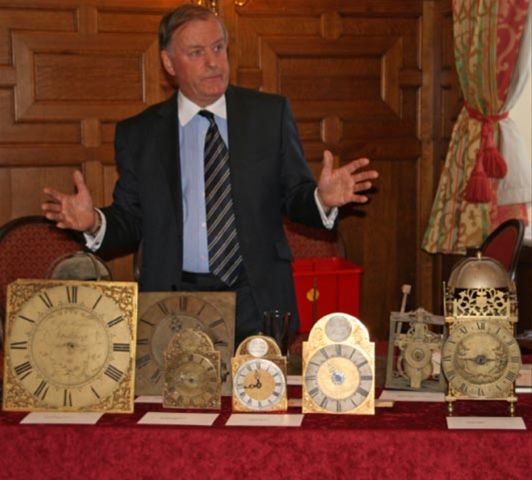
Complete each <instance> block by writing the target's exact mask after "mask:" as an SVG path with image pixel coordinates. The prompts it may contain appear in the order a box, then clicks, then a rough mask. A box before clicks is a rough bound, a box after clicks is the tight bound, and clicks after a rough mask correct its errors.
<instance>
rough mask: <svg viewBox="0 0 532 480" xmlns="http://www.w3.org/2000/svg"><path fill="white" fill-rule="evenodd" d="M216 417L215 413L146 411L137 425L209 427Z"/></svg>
mask: <svg viewBox="0 0 532 480" xmlns="http://www.w3.org/2000/svg"><path fill="white" fill-rule="evenodd" d="M217 418H218V414H217V413H178V412H148V413H146V414H145V415H144V416H143V417H142V418H141V419H140V420H139V421H138V424H139V425H199V426H204V427H210V426H212V424H213V423H214V421H215V420H216V419H217Z"/></svg>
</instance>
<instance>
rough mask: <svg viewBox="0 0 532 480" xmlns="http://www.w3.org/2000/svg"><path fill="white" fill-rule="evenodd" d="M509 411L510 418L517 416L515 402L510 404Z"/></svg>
mask: <svg viewBox="0 0 532 480" xmlns="http://www.w3.org/2000/svg"><path fill="white" fill-rule="evenodd" d="M509 410H510V417H513V416H515V402H510V405H509Z"/></svg>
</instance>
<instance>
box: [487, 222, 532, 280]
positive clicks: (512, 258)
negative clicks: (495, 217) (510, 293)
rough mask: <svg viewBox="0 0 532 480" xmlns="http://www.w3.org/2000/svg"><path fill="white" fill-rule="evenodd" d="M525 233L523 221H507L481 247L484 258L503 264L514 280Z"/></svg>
mask: <svg viewBox="0 0 532 480" xmlns="http://www.w3.org/2000/svg"><path fill="white" fill-rule="evenodd" d="M524 231H525V227H524V224H523V221H522V220H517V219H511V220H507V221H506V222H504V223H501V224H500V225H499V226H498V227H497V228H496V229H495V230H493V232H491V233H490V234H489V236H488V237H487V238H486V240H484V242H483V243H482V245H481V247H480V251H481V252H482V255H483V256H485V257H491V258H494V259H495V260H498V261H499V262H501V263H502V265H503V266H504V268H506V270H507V271H508V273H509V274H510V276H511V278H512V280H513V279H514V277H515V271H516V269H517V263H518V261H519V253H520V252H521V247H522V246H523V235H524Z"/></svg>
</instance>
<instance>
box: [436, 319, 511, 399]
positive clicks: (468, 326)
mask: <svg viewBox="0 0 532 480" xmlns="http://www.w3.org/2000/svg"><path fill="white" fill-rule="evenodd" d="M442 367H443V371H444V373H445V376H446V377H447V380H448V381H449V387H450V388H452V389H453V390H454V393H455V395H456V396H459V397H465V398H478V399H487V398H494V399H496V398H505V397H506V396H508V395H511V394H513V383H514V382H515V379H516V378H517V375H518V374H519V369H520V367H521V355H520V350H519V345H518V343H517V341H516V340H515V338H514V337H513V335H512V333H511V332H510V331H508V329H507V328H505V327H504V325H502V324H501V322H497V321H494V320H489V319H486V318H479V319H476V320H472V321H463V322H460V324H457V325H455V326H454V328H453V329H452V332H451V333H450V335H449V337H448V339H447V340H446V342H445V344H444V347H443V351H442Z"/></svg>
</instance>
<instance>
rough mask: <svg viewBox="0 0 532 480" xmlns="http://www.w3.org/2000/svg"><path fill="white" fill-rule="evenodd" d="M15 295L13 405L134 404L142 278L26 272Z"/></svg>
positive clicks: (10, 343) (119, 408) (10, 346)
mask: <svg viewBox="0 0 532 480" xmlns="http://www.w3.org/2000/svg"><path fill="white" fill-rule="evenodd" d="M8 297H9V300H8V317H7V321H8V322H7V337H6V342H7V343H6V345H7V349H6V358H5V366H6V368H5V371H6V381H5V391H4V408H5V409H6V410H64V411H83V410H86V411H89V410H90V411H111V412H112V411H116V412H131V411H133V391H132V390H133V377H134V365H133V358H134V355H135V329H136V305H137V285H136V284H135V283H123V282H78V281H45V282H44V281H28V280H19V281H17V282H15V283H13V284H11V285H10V287H9V291H8Z"/></svg>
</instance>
